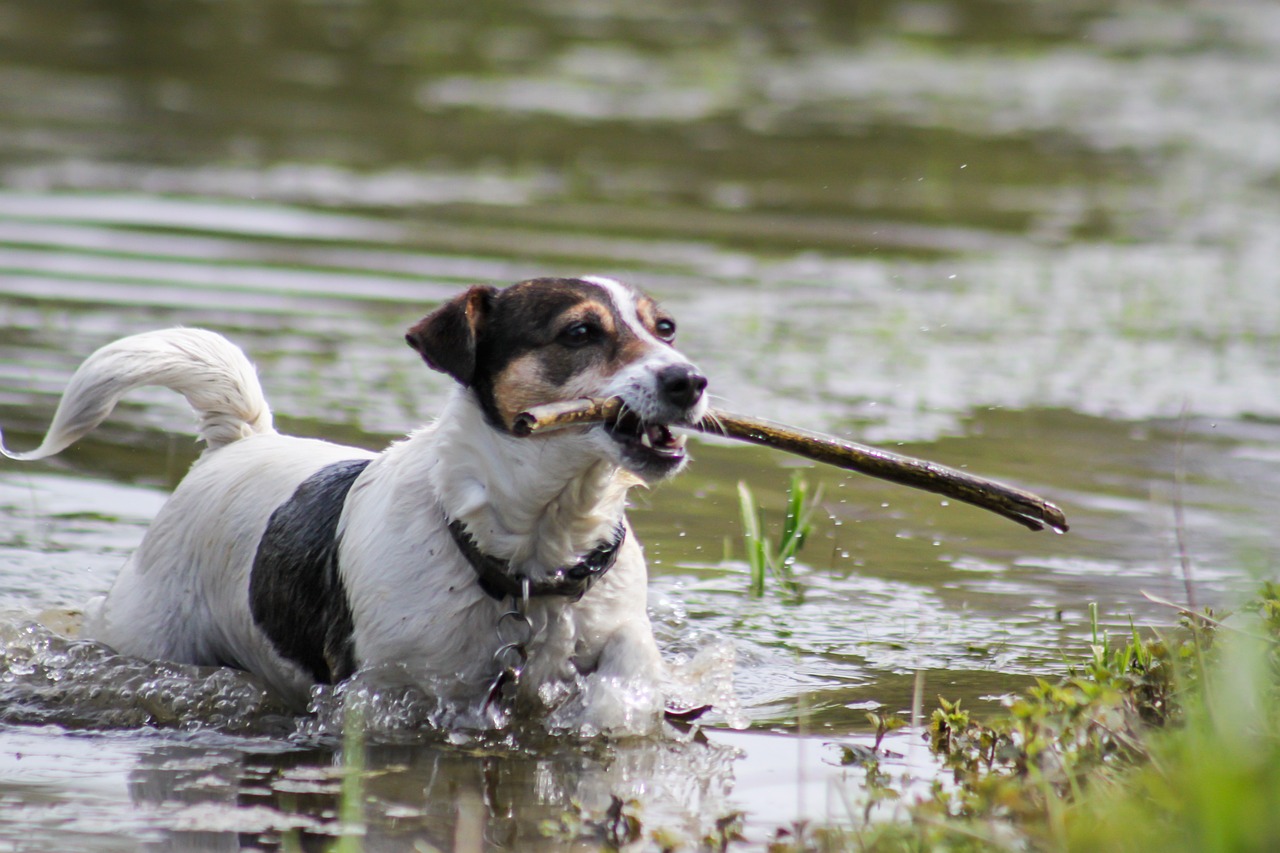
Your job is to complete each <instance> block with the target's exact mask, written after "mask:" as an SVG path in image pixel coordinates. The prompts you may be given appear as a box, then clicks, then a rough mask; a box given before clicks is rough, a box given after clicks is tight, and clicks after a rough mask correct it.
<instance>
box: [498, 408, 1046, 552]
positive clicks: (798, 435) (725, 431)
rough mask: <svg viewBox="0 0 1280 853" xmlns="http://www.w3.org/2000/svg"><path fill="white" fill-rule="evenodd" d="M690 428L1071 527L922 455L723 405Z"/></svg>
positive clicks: (534, 423)
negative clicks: (727, 409)
mask: <svg viewBox="0 0 1280 853" xmlns="http://www.w3.org/2000/svg"><path fill="white" fill-rule="evenodd" d="M621 412H622V401H621V400H620V399H618V398H617V397H610V398H607V399H598V398H583V399H581V400H570V401H566V402H562V403H552V404H550V405H546V406H538V407H536V408H533V409H529V410H528V411H525V412H521V413H520V414H518V415H516V417H515V421H514V423H513V424H512V432H514V433H515V434H516V435H519V436H530V435H539V434H542V433H546V432H551V431H553V430H557V429H562V428H564V427H568V426H574V425H581V424H589V423H598V422H601V421H611V420H615V419H616V418H617V417H618V416H619V414H620V413H621ZM690 428H691V429H695V430H698V431H699V432H704V433H707V434H709V435H723V436H726V437H728V438H733V439H737V440H739V441H747V442H751V443H752V444H760V445H763V446H765V447H772V448H775V449H777V450H783V451H786V452H787V453H794V454H796V455H797V456H803V457H805V458H807V459H812V460H814V461H815V462H822V463H825V464H827V465H834V466H836V467H837V468H844V469H845V470H848V471H856V472H858V473H860V474H867V475H869V476H872V477H878V478H880V479H882V480H888V481H890V482H893V483H898V484H900V485H904V486H911V487H912V488H916V489H923V490H925V491H928V492H934V493H936V494H939V495H943V496H945V497H949V498H955V499H956V500H958V501H964V502H965V503H969V504H973V505H974V506H977V507H981V508H982V509H985V510H989V511H991V512H994V513H996V514H997V515H1002V516H1004V517H1005V518H1008V519H1010V520H1012V521H1016V522H1017V523H1019V524H1021V525H1023V526H1024V527H1027V528H1029V529H1031V530H1042V529H1044V527H1045V526H1046V525H1047V526H1049V527H1051V528H1053V529H1054V530H1056V531H1058V532H1065V531H1066V530H1067V529H1068V526H1067V518H1066V516H1065V515H1064V514H1063V512H1062V510H1061V509H1059V508H1058V507H1057V506H1055V505H1054V504H1052V503H1049V502H1048V501H1046V500H1045V499H1044V498H1042V497H1040V496H1039V495H1035V494H1032V493H1031V492H1027V491H1024V490H1022V489H1018V488H1015V487H1013V486H1009V485H1006V484H1004V483H1000V482H997V481H995V480H988V479H986V478H984V477H978V476H975V475H973V474H969V473H966V472H964V471H958V470H956V469H955V468H948V467H947V466H945V465H938V464H937V463H934V462H927V461H925V460H923V459H915V458H913V457H911V456H903V455H902V454H899V453H891V452H890V451H887V450H881V449H879V448H876V447H868V446H866V445H862V444H857V443H856V442H852V441H846V440H845V439H842V438H836V437H835V436H830V435H823V434H822V433H817V432H810V431H808V430H802V429H797V428H796V427H790V426H786V425H784V424H779V423H774V422H772V421H767V420H763V419H761V418H753V417H750V416H748V415H737V414H734V413H732V412H725V411H720V410H712V411H710V412H708V414H707V416H706V417H705V418H703V419H702V421H701V422H700V423H698V424H694V425H692V426H691V427H690Z"/></svg>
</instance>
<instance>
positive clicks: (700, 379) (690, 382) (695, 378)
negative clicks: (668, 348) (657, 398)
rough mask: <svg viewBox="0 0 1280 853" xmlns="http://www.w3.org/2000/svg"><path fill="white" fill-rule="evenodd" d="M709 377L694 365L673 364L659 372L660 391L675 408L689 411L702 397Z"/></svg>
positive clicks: (663, 397)
mask: <svg viewBox="0 0 1280 853" xmlns="http://www.w3.org/2000/svg"><path fill="white" fill-rule="evenodd" d="M706 387H707V377H705V376H703V375H702V374H701V373H699V372H698V371H697V370H695V369H694V367H693V366H692V365H689V364H673V365H671V366H669V367H664V368H662V370H661V371H659V372H658V391H659V393H660V394H661V395H662V399H664V400H666V401H667V402H668V403H670V404H671V405H673V406H679V407H680V408H682V409H687V408H689V407H690V406H692V405H693V404H694V403H696V402H698V400H699V399H700V398H701V397H702V392H703V391H704V390H705V389H706Z"/></svg>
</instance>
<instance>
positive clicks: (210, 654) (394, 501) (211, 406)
mask: <svg viewBox="0 0 1280 853" xmlns="http://www.w3.org/2000/svg"><path fill="white" fill-rule="evenodd" d="M675 332H676V324H675V321H674V319H672V317H671V315H670V314H668V313H667V312H666V311H665V310H663V308H662V307H661V306H659V305H658V303H657V302H655V301H654V300H653V299H651V298H650V297H648V296H646V295H644V294H643V293H641V292H640V291H639V290H637V289H635V288H634V287H632V286H630V285H627V284H624V283H621V282H619V281H616V280H613V279H608V278H601V277H590V276H588V277H583V278H538V279H531V280H528V281H522V282H520V283H518V284H514V285H511V286H509V287H507V288H505V289H497V288H493V287H488V286H475V287H471V288H469V289H468V290H466V291H465V292H464V293H462V294H460V295H459V296H457V297H456V298H454V299H452V300H451V301H449V302H447V303H445V304H443V305H442V306H440V307H439V308H438V309H436V310H435V311H433V312H432V313H430V314H428V315H427V316H426V317H425V318H424V319H422V320H421V321H420V322H419V323H417V324H416V325H414V326H413V327H412V328H411V329H409V331H408V333H407V335H406V340H407V342H408V343H409V345H410V346H411V347H412V348H413V349H414V350H416V351H417V353H418V354H419V355H420V356H421V357H422V359H423V360H424V361H425V362H426V364H427V365H428V366H429V367H431V368H433V369H435V370H437V371H441V372H442V373H444V374H447V375H448V376H449V377H451V378H452V379H453V380H454V381H455V383H456V384H455V385H454V387H453V389H452V392H451V394H450V396H449V397H448V399H447V401H446V402H445V404H444V406H443V409H442V410H441V412H440V414H439V417H438V418H437V419H436V420H435V421H434V422H433V423H431V424H429V425H428V426H425V427H423V428H421V429H419V430H417V431H414V432H412V433H410V434H409V435H407V436H406V437H405V438H403V439H401V440H398V441H397V442H396V443H394V444H392V445H391V446H390V447H388V448H387V449H385V450H383V451H382V452H381V453H376V454H375V453H370V452H368V451H365V450H362V449H357V448H352V447H345V446H341V445H337V444H332V443H329V442H326V441H321V440H316V439H309V438H297V437H291V436H287V435H282V434H281V433H279V432H277V431H276V430H275V429H274V427H273V426H272V415H271V410H270V408H269V406H268V404H267V401H266V398H265V397H264V395H263V392H262V389H261V386H260V384H259V381H258V377H257V374H256V372H255V370H254V367H253V365H252V364H251V363H250V362H249V360H248V358H247V357H246V356H245V354H244V353H243V352H242V351H241V350H240V349H239V348H237V347H236V346H235V345H233V344H232V343H231V342H229V341H228V340H227V339H225V338H223V337H222V336H220V335H217V334H215V333H213V332H209V331H204V330H199V329H189V328H174V329H168V330H164V331H157V332H147V333H142V334H139V335H134V336H132V337H127V338H123V339H121V340H118V341H116V342H114V343H111V344H108V345H106V346H104V347H103V348H102V349H100V350H98V351H97V352H95V353H94V354H93V355H91V356H90V357H89V358H88V359H87V360H86V361H85V362H84V363H83V364H82V365H81V366H80V368H79V369H78V370H77V371H76V373H75V374H74V376H73V377H72V379H71V381H70V384H69V386H68V388H67V390H66V392H65V394H64V396H63V398H62V400H61V402H60V403H59V406H58V409H57V412H56V414H55V416H54V420H53V423H52V424H51V425H50V427H49V431H48V433H47V434H46V437H45V439H44V441H43V443H42V444H41V445H40V447H38V448H37V449H36V450H34V451H31V452H28V453H25V454H23V453H11V452H9V451H8V450H4V453H5V455H7V456H10V457H12V458H17V459H39V458H42V457H46V456H50V455H53V454H55V453H57V452H59V451H60V450H62V449H64V448H66V447H67V446H68V445H70V444H71V443H72V442H74V441H75V440H77V439H78V438H80V437H82V436H83V435H85V434H86V433H88V432H89V431H90V430H92V429H93V428H94V427H96V426H97V425H98V424H100V423H101V422H102V421H103V420H104V419H105V418H106V417H107V416H108V415H109V414H110V412H111V411H112V409H113V407H114V406H115V404H116V402H117V401H118V400H119V399H120V398H121V397H122V396H123V395H124V394H125V393H127V392H128V391H130V390H131V389H133V388H137V387H140V386H143V385H159V386H164V387H167V388H170V389H172V390H174V391H177V392H179V393H181V394H183V395H184V396H185V397H186V399H187V401H188V403H189V404H190V405H191V407H192V408H193V409H194V410H195V412H196V414H197V415H198V416H199V419H200V424H199V437H200V439H201V440H202V441H203V442H204V443H205V445H206V447H205V450H204V451H203V453H202V455H201V456H200V458H199V459H198V460H197V461H196V462H195V463H194V464H193V465H192V467H191V470H190V471H189V472H188V473H187V474H186V476H185V477H184V479H183V480H182V482H181V483H180V484H179V485H178V487H177V488H176V489H175V491H174V492H173V494H172V496H171V497H170V498H169V499H168V501H167V502H166V503H165V504H164V506H163V507H162V508H161V510H160V512H159V513H158V514H157V516H156V518H155V520H154V521H153V523H152V524H151V525H150V527H149V529H148V531H147V533H146V535H145V536H144V538H143V540H142V542H141V544H140V546H139V547H138V549H137V550H136V551H135V552H134V553H133V554H132V556H131V557H130V558H129V560H128V561H127V563H126V564H125V565H124V567H123V569H122V570H121V572H120V574H119V575H118V577H117V578H116V579H115V582H114V584H113V585H112V586H111V587H110V589H109V591H108V592H107V594H106V595H105V596H104V597H102V598H100V599H99V600H97V601H96V602H95V603H94V604H93V606H91V607H90V608H88V609H87V612H86V617H85V625H84V631H83V633H84V635H85V636H87V637H89V638H92V639H96V640H98V641H101V642H103V643H105V644H107V645H108V646H110V647H112V648H113V649H115V650H116V651H118V652H120V653H122V654H125V655H132V656H138V657H143V658H148V659H152V660H168V661H178V662H185V663H193V664H204V665H220V666H229V667H235V668H238V669H242V670H247V671H249V672H251V673H254V674H256V675H257V676H258V677H259V678H261V679H262V680H263V681H264V682H265V683H266V684H267V685H268V686H269V687H270V688H271V689H272V690H274V691H275V692H276V693H278V694H279V695H280V696H281V697H283V698H284V699H285V700H286V701H287V702H289V703H290V704H291V705H292V706H293V707H295V708H297V709H299V710H305V708H306V707H307V705H308V701H309V698H310V697H311V694H312V690H313V688H314V686H315V685H317V684H336V683H339V682H342V681H343V680H345V679H348V678H350V677H351V676H352V675H353V674H355V673H357V672H360V673H365V672H375V673H377V672H381V673H383V674H384V675H386V674H387V673H392V674H393V675H390V676H387V677H389V678H392V679H393V680H397V679H400V678H404V679H408V680H409V681H411V682H412V683H413V684H416V685H418V686H420V687H423V688H424V689H426V690H428V691H429V692H431V693H433V694H434V695H437V696H440V697H443V698H446V699H448V700H450V701H455V702H462V703H472V704H473V705H475V704H483V705H485V706H488V705H490V704H491V703H504V704H506V705H508V706H509V707H511V708H518V709H520V712H521V713H539V712H540V713H544V714H545V713H547V712H549V711H550V710H551V709H553V708H554V707H556V706H557V705H558V704H560V703H563V702H565V701H566V697H569V696H572V695H574V694H575V693H580V692H581V691H583V690H584V689H586V688H588V687H590V686H591V685H592V683H593V682H599V683H608V684H614V685H619V684H653V683H655V682H656V681H657V679H658V678H659V675H660V672H661V666H662V664H661V659H660V657H659V652H658V648H657V644H656V642H655V639H654V636H653V632H652V629H651V627H650V624H649V619H648V615H647V610H646V586H647V570H646V566H645V560H644V556H643V554H642V551H641V547H640V544H639V543H638V542H637V541H636V537H635V535H634V533H633V532H632V529H631V526H630V524H629V523H628V521H627V518H626V514H625V509H626V502H627V494H628V490H629V489H631V488H632V487H633V486H637V485H642V484H645V485H647V484H654V483H657V482H659V481H661V480H664V479H666V478H668V477H670V476H672V475H673V474H675V473H676V472H677V471H679V470H680V469H681V468H682V467H684V465H685V464H686V462H687V452H686V447H685V440H684V437H683V436H681V435H677V434H676V433H673V431H672V428H673V427H678V426H681V425H690V424H694V423H697V422H698V421H699V420H700V419H701V418H702V416H703V415H704V414H705V413H706V410H707V394H706V385H707V380H706V378H705V377H704V376H703V375H702V374H701V373H700V372H699V371H698V369H697V368H696V367H695V366H694V364H693V363H692V362H691V361H690V360H689V359H688V358H686V357H685V356H684V355H683V354H681V353H680V352H679V351H678V350H676V348H675V346H674V339H675ZM587 396H591V397H601V396H618V397H621V398H622V400H623V401H624V403H625V407H624V412H625V414H624V415H622V416H620V417H618V418H617V419H616V420H615V421H614V422H612V423H606V424H595V425H590V426H576V427H571V428H567V429H564V430H560V431H557V432H553V433H550V434H546V435H543V436H537V437H529V438H521V437H517V436H516V435H514V434H513V433H512V429H511V428H512V422H513V418H514V417H515V415H516V414H517V413H519V412H521V411H523V410H525V409H528V408H530V407H532V406H536V405H539V404H543V403H549V402H554V401H560V400H568V399H574V398H578V397H587ZM2 448H3V444H2V443H0V449H2Z"/></svg>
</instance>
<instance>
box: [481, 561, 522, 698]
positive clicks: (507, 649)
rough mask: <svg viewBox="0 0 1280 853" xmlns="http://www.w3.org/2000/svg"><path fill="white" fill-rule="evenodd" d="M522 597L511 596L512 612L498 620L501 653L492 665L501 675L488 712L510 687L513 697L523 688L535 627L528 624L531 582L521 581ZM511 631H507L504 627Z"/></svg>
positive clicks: (491, 693)
mask: <svg viewBox="0 0 1280 853" xmlns="http://www.w3.org/2000/svg"><path fill="white" fill-rule="evenodd" d="M520 589H521V595H520V597H519V598H515V597H514V596H512V609H510V610H507V611H504V612H503V613H502V615H500V616H499V617H498V622H497V626H496V631H497V634H498V649H497V651H495V652H494V653H493V661H494V663H496V664H497V665H498V675H497V676H496V677H495V678H494V679H493V682H492V683H491V684H490V685H489V693H488V696H487V697H486V698H485V700H484V707H485V708H486V709H488V708H489V706H491V705H492V704H493V703H494V702H497V701H498V700H499V699H501V698H502V695H503V693H504V692H505V691H506V690H507V688H508V687H510V688H511V692H512V693H514V692H515V691H516V689H517V688H518V687H519V685H520V676H521V675H522V674H523V673H524V667H525V664H527V663H528V662H529V648H528V647H529V643H530V642H532V641H533V633H534V631H533V623H532V622H530V621H529V616H528V612H529V579H528V578H521V579H520ZM508 625H510V626H511V627H510V628H507V629H506V630H504V626H508Z"/></svg>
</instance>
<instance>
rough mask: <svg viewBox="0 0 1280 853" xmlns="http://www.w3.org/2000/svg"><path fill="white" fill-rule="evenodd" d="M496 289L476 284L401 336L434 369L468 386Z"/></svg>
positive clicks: (472, 375)
mask: <svg viewBox="0 0 1280 853" xmlns="http://www.w3.org/2000/svg"><path fill="white" fill-rule="evenodd" d="M497 295H498V290H497V288H494V287H485V286H481V285H477V286H475V287H472V288H469V289H468V290H467V292H466V293H464V294H462V295H461V296H456V297H454V298H453V299H450V300H449V301H448V302H446V303H445V304H444V305H441V306H440V307H439V308H437V309H436V310H434V311H432V312H431V313H430V314H428V315H427V316H426V317H423V318H422V320H420V321H419V322H418V324H417V325H416V326H414V327H413V328H412V329H410V330H409V332H408V334H406V335H405V336H404V338H405V340H406V341H408V342H409V346H411V347H413V348H414V349H415V350H417V351H418V354H419V355H421V356H422V360H423V361H425V362H426V363H427V365H428V366H429V367H431V368H432V369H433V370H439V371H440V372H441V373H447V374H449V375H450V376H452V377H453V378H454V379H456V380H458V381H459V382H461V383H462V384H463V385H470V384H471V382H472V380H473V379H474V378H475V372H476V340H477V339H478V338H479V336H480V333H481V330H482V329H483V327H484V321H485V316H486V315H487V314H488V313H489V306H490V305H492V304H493V298H494V297H495V296H497Z"/></svg>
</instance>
